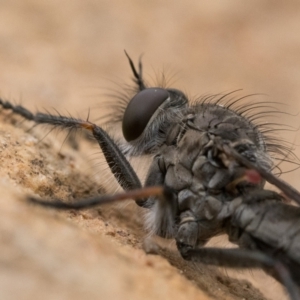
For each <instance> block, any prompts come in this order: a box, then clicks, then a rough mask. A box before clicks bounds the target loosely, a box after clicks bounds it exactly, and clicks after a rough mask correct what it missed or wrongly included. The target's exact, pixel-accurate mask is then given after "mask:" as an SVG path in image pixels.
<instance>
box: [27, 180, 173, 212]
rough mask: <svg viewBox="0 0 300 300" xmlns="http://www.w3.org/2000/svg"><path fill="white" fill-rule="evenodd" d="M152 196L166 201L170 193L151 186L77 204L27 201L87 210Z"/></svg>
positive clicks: (48, 205)
mask: <svg viewBox="0 0 300 300" xmlns="http://www.w3.org/2000/svg"><path fill="white" fill-rule="evenodd" d="M151 196H156V197H158V199H161V200H164V199H163V198H168V191H166V190H165V189H164V188H163V187H162V186H151V187H144V188H140V189H136V190H130V191H127V192H125V193H120V194H115V195H102V196H96V197H92V198H88V199H84V200H78V201H76V202H75V203H64V202H62V201H58V200H56V201H51V202H49V201H44V200H41V199H39V198H36V197H32V196H30V197H28V198H27V200H28V201H29V202H30V203H33V204H38V205H41V206H45V207H50V208H55V209H59V210H68V209H75V210H81V209H87V208H92V207H95V206H98V205H103V204H107V203H113V202H119V201H122V200H128V199H137V200H138V199H144V198H148V197H151Z"/></svg>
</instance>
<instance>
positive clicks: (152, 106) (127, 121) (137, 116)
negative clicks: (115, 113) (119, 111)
mask: <svg viewBox="0 0 300 300" xmlns="http://www.w3.org/2000/svg"><path fill="white" fill-rule="evenodd" d="M169 97H170V95H169V92H168V91H167V90H165V89H161V88H148V89H144V90H142V91H141V92H139V93H137V94H136V95H135V96H134V97H133V98H132V99H131V101H130V102H129V104H128V106H127V108H126V110H125V113H124V116H123V124H122V130H123V135H124V138H125V139H126V141H127V142H130V141H133V140H135V139H137V138H138V137H139V136H140V135H141V134H142V133H143V131H144V129H145V128H146V126H147V124H148V122H149V120H150V119H151V117H152V116H153V114H154V113H155V111H156V110H157V109H158V107H159V106H160V105H161V104H162V103H163V102H165V101H166V100H167V99H169Z"/></svg>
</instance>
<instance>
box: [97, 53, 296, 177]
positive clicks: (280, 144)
mask: <svg viewBox="0 0 300 300" xmlns="http://www.w3.org/2000/svg"><path fill="white" fill-rule="evenodd" d="M129 59H130V58H129ZM130 61H131V60H130ZM131 62H132V61H131ZM131 68H134V66H133V65H131ZM140 68H141V63H140ZM134 70H135V69H134ZM140 71H141V69H140ZM135 72H136V73H134V82H135V84H134V85H132V84H123V85H118V87H117V88H116V89H111V90H109V93H106V94H105V95H106V96H107V97H109V98H110V101H107V102H104V103H102V104H103V105H104V107H105V109H106V111H108V113H106V114H105V115H103V116H102V117H101V118H98V119H97V121H99V122H100V123H101V124H104V125H105V126H106V128H109V127H111V126H115V124H116V123H120V124H121V122H122V119H123V115H124V112H125V110H126V107H127V105H128V103H129V102H130V100H131V99H132V97H133V96H134V95H135V94H136V93H137V92H139V91H140V87H139V85H138V84H137V81H138V80H137V77H138V76H139V74H138V72H137V71H135ZM140 75H141V74H140ZM141 80H143V85H144V88H147V87H158V88H164V89H167V88H170V87H171V86H170V80H168V79H167V76H166V75H165V72H159V73H156V76H155V79H154V80H152V81H153V82H154V84H151V85H149V84H148V83H147V82H146V81H145V80H144V79H143V78H141ZM172 81H173V78H172ZM241 91H242V90H241V89H238V90H233V91H230V92H227V93H224V92H222V93H218V94H207V95H203V96H201V97H197V98H191V97H189V98H190V99H189V106H195V105H201V106H203V109H204V110H205V108H206V107H207V105H208V106H211V105H218V106H222V107H223V108H224V109H226V110H230V111H232V112H234V113H235V114H237V115H239V116H241V117H242V118H244V119H246V120H247V121H248V122H249V123H250V124H252V127H253V128H254V130H256V131H257V132H258V133H259V134H260V136H261V137H262V140H263V142H264V146H265V149H266V152H267V153H269V155H270V157H271V159H272V160H273V162H274V167H273V171H274V172H275V173H276V175H280V174H282V173H287V172H291V171H293V170H295V169H297V168H300V160H299V159H298V157H297V156H296V155H295V153H294V152H293V151H294V146H295V145H294V144H293V143H290V142H288V141H286V140H284V139H283V138H281V137H278V133H279V132H281V131H297V130H298V129H296V128H293V127H291V126H289V125H286V124H283V123H280V122H279V123H277V122H274V121H272V119H274V118H276V117H278V116H280V115H288V116H295V115H292V114H289V113H287V112H283V111H282V110H280V109H279V108H280V106H282V105H284V104H283V103H280V102H275V101H261V100H259V101H253V98H254V97H255V96H261V95H263V94H247V95H243V96H240V95H239V94H240V93H241ZM111 100H112V101H111ZM267 120H269V122H268V121H267ZM283 162H286V163H290V164H292V165H294V167H292V168H291V170H287V171H285V172H283V171H282V169H281V164H282V163H283Z"/></svg>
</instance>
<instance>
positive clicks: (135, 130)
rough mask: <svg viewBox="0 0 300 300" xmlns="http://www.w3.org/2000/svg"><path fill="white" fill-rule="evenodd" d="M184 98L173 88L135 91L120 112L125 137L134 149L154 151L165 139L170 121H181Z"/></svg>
mask: <svg viewBox="0 0 300 300" xmlns="http://www.w3.org/2000/svg"><path fill="white" fill-rule="evenodd" d="M187 106H188V100H187V98H186V96H185V95H184V93H183V92H181V91H179V90H177V89H164V88H159V87H152V88H145V89H143V90H142V91H139V92H138V93H137V94H136V95H135V96H134V97H133V98H132V99H131V100H130V102H129V103H128V105H127V108H126V110H125V112H124V115H123V120H122V131H123V136H124V138H125V140H126V141H127V142H128V143H129V144H130V145H131V147H132V148H133V149H134V151H135V152H136V153H151V152H155V151H156V150H157V149H158V148H159V147H160V146H161V145H162V144H164V143H165V140H166V134H167V132H168V130H169V128H170V126H171V124H176V123H178V122H181V120H182V118H183V117H184V115H183V112H184V111H185V109H186V107H187Z"/></svg>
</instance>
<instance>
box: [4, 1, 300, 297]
mask: <svg viewBox="0 0 300 300" xmlns="http://www.w3.org/2000/svg"><path fill="white" fill-rule="evenodd" d="M299 30H300V3H299V1H264V0H254V1H240V0H239V1H238V0H229V1H223V0H219V1H199V0H198V1H196V0H195V1H188V2H187V1H168V0H166V1H155V0H154V1H133V0H131V1H121V0H120V1H118V0H115V1H96V0H86V1H79V0H65V1H56V0H54V1H44V0H19V1H17V0H15V1H14V0H11V1H3V0H2V1H1V0H0V66H1V72H0V91H1V96H2V97H4V98H7V99H10V100H11V101H15V102H16V103H20V102H22V104H23V105H24V106H26V107H28V108H30V109H33V110H35V109H50V110H51V108H55V109H57V110H58V111H60V112H62V113H64V112H65V111H68V112H69V113H70V114H71V115H75V116H77V115H80V116H82V117H85V116H86V115H87V111H88V108H92V118H94V119H96V118H97V116H98V114H99V116H100V115H101V113H103V109H101V108H99V104H100V103H101V101H105V100H107V99H108V98H107V97H106V96H104V94H105V93H107V91H106V90H105V88H106V87H114V88H116V87H117V86H116V85H113V84H112V83H111V81H114V82H117V83H124V82H130V78H131V73H130V70H129V67H128V63H127V60H126V58H125V56H124V53H123V50H124V49H126V50H127V51H128V52H129V54H130V55H131V57H132V58H133V59H134V60H135V61H136V60H137V59H138V57H139V56H140V54H142V53H143V54H144V57H143V61H144V70H145V76H146V77H147V75H148V78H155V74H157V73H158V74H159V73H160V72H161V71H162V70H166V71H167V72H166V73H167V74H171V75H172V74H176V76H175V78H176V79H177V82H176V85H175V86H176V87H179V88H182V89H184V91H187V92H188V94H189V95H191V96H195V95H198V96H199V95H202V94H209V93H218V92H224V91H232V90H235V89H239V88H242V89H243V91H242V92H241V95H246V94H249V93H263V94H265V95H264V96H258V97H257V98H256V99H257V100H262V101H275V102H282V103H284V104H287V106H280V107H283V109H284V111H286V112H288V113H293V114H296V113H297V112H299V109H300V107H299V106H300V101H299V100H300V35H299ZM117 88H118V87H117ZM95 107H98V108H97V109H93V108H95ZM277 122H282V123H285V124H289V125H292V126H294V127H295V128H298V127H299V125H300V122H299V117H297V116H296V117H291V116H281V117H280V118H278V119H277ZM1 124H2V125H1V133H2V134H1V143H2V148H1V149H2V150H1V176H2V178H3V179H2V181H1V186H2V188H1V191H2V193H1V195H3V196H1V205H2V208H1V214H3V215H2V216H1V218H0V219H1V223H0V229H1V232H2V239H1V243H2V245H1V253H2V254H1V255H3V256H2V257H1V261H0V268H1V269H0V272H1V277H0V286H1V288H0V296H1V293H3V295H2V297H0V298H1V299H29V298H30V297H32V296H33V295H34V296H36V295H38V296H39V297H40V298H43V299H47V297H48V299H83V298H87V299H97V298H98V299H109V298H111V299H142V298H144V299H145V297H146V296H145V295H147V297H149V299H153V297H154V298H156V299H170V298H171V297H172V298H173V299H177V298H176V296H175V295H177V297H178V299H184V298H189V299H202V298H200V297H201V296H200V294H201V292H200V291H199V286H200V288H202V289H204V291H206V293H207V292H208V293H209V295H210V296H211V297H216V298H219V299H223V298H224V299H231V298H232V299H241V298H242V297H243V296H244V295H246V296H244V297H245V298H247V299H250V296H249V294H251V293H252V296H253V298H252V299H259V296H255V295H254V294H253V293H255V292H253V291H251V290H250V292H247V294H245V293H246V290H247V289H248V287H247V284H245V283H242V284H241V285H238V286H237V285H236V284H233V283H232V282H231V281H230V280H229V279H228V280H229V283H226V282H225V281H226V280H227V279H226V278H227V275H226V272H225V273H224V272H223V273H222V274H223V275H224V274H225V275H224V276H223V275H222V276H223V277H222V276H221V275H220V276H221V277H220V278H222V279H218V278H219V277H218V276H219V275H218V276H217V275H209V276H210V277H209V278H210V279H207V278H206V277H205V276H206V275H205V274H207V273H206V271H205V272H204V271H203V269H201V270H198V273H197V272H196V271H195V270H194V269H193V270H192V271H190V273H188V274H189V275H186V276H187V277H189V279H191V280H192V281H186V280H185V279H184V277H183V276H182V275H181V274H180V272H179V271H178V270H177V269H176V268H175V269H173V268H172V267H170V266H169V264H168V262H166V261H165V260H164V259H161V258H159V257H155V256H145V255H144V254H143V251H142V250H139V249H140V248H141V241H140V240H141V239H142V236H143V231H142V229H141V228H140V227H139V230H138V231H136V230H135V229H134V228H135V227H134V226H135V225H136V224H135V221H132V222H133V224H131V223H132V222H131V223H129V222H128V221H127V220H126V213H124V215H122V214H120V215H118V213H111V219H110V218H108V217H107V215H106V214H104V215H103V213H102V215H101V213H99V214H98V215H97V214H96V215H95V214H93V213H89V214H87V216H85V215H84V214H81V213H80V214H72V213H65V214H57V213H53V212H48V211H47V212H45V211H44V210H40V209H35V208H32V207H28V206H27V205H25V204H24V203H22V202H24V201H23V200H22V197H20V196H18V197H17V198H18V199H20V200H16V199H15V196H14V194H15V193H17V195H22V194H23V193H25V192H26V193H29V192H31V193H32V192H33V193H35V194H38V195H40V196H47V197H54V196H55V197H61V198H64V199H70V198H76V197H79V196H81V197H82V196H86V195H90V194H93V193H95V192H97V188H96V184H95V182H97V184H99V182H100V185H101V186H104V188H106V189H107V181H108V180H107V179H105V180H104V179H103V177H104V176H101V175H103V172H102V171H99V168H100V170H102V169H103V168H104V167H103V165H102V166H101V165H100V166H96V165H95V164H93V163H92V162H90V161H91V156H90V152H88V150H87V152H86V151H82V150H81V152H79V153H76V151H73V150H71V149H69V148H68V147H67V146H64V147H63V149H62V150H61V151H62V153H63V154H62V155H60V156H59V155H58V153H59V151H60V148H61V144H62V140H61V139H60V140H59V141H57V143H56V142H55V141H54V139H55V138H56V135H55V134H54V135H50V136H49V137H46V138H45V139H44V140H43V141H42V142H39V140H41V139H42V137H43V136H44V135H45V132H48V131H49V130H46V131H45V130H44V131H43V130H40V131H39V130H37V131H34V132H33V133H32V132H30V133H26V132H25V130H24V129H27V128H29V127H30V126H29V125H28V126H27V124H24V123H22V124H20V123H19V122H17V124H16V125H17V127H18V129H16V125H11V121H10V119H9V118H6V117H5V118H2V119H1ZM280 134H281V136H283V137H284V138H285V139H286V140H288V141H290V142H295V143H297V141H299V131H298V132H287V133H286V132H280ZM86 147H87V146H86ZM82 149H87V148H84V146H83V148H82ZM93 151H94V152H97V150H93ZM296 153H299V149H296ZM34 159H36V161H35V162H33V161H34ZM88 164H90V166H89V167H87V165H88ZM97 168H98V169H97ZM101 168H102V169H101ZM292 168H293V166H290V165H288V166H285V167H284V170H289V169H292ZM91 170H92V172H90V171H91ZM91 174H92V175H91ZM94 174H96V175H94ZM283 178H284V179H286V180H288V181H289V182H290V183H291V184H293V185H294V186H296V187H298V188H300V184H299V178H300V174H299V171H295V172H292V173H288V174H285V175H283ZM58 179H59V180H58ZM108 189H109V188H108ZM109 191H111V189H109ZM58 216H59V217H58ZM124 216H125V218H124ZM130 216H131V215H130ZM127 217H128V216H127ZM66 219H68V220H71V222H65V220H66ZM110 220H112V221H110ZM114 220H115V223H114ZM120 220H121V221H120ZM74 222H75V223H76V224H77V225H75V226H74ZM107 222H108V223H107ZM139 222H140V221H139V220H137V221H136V223H137V224H138V225H137V226H140V223H139ZM106 224H108V225H106ZM101 226H102V227H101ZM110 226H111V228H110ZM115 226H121V228H122V230H123V231H122V230H121V231H120V229H116V227H115ZM108 227H109V228H110V229H108ZM20 228H21V229H22V230H23V231H20V230H21V229H20ZM86 229H87V230H86ZM116 232H117V233H116ZM120 232H121V233H120ZM95 233H96V234H95ZM131 235H132V236H131ZM102 239H103V240H102ZM95 240H96V241H95ZM128 240H131V242H129V241H128ZM132 241H134V242H132ZM107 245H109V246H107ZM132 247H133V249H135V250H133V249H132ZM63 249H68V250H63ZM133 251H136V252H133ZM43 253H44V255H43ZM167 256H168V255H167ZM175 260H176V261H177V262H176V263H174V264H175V265H176V266H177V267H178V266H179V265H180V263H181V262H180V263H178V261H180V259H179V258H178V257H177V258H176V259H175ZM169 261H170V258H169ZM186 269H188V267H187V266H186V265H183V266H181V273H183V274H185V271H186ZM204 270H205V269H204ZM168 272H169V273H168ZM207 272H209V271H207ZM203 273H204V274H203ZM209 274H210V273H209ZM212 274H214V273H212ZM249 274H250V273H249V272H246V275H247V276H248V277H250V279H251V280H252V279H253V278H254V277H256V275H251V274H250V275H249ZM254 274H256V273H254ZM238 276H240V275H239V274H238ZM259 276H262V275H259ZM195 277H203V278H204V280H203V281H202V283H201V282H200V283H199V282H198V281H199V280H200V279H199V280H198V279H197V278H195ZM108 278H109V279H108ZM211 278H212V279H211ZM216 278H217V280H216ZM224 278H225V279H224ZM261 278H262V279H261ZM266 278H267V277H259V280H258V283H257V284H258V285H261V286H262V287H263V288H264V289H265V293H266V294H267V296H268V297H269V299H275V297H276V296H277V299H281V298H282V296H281V295H279V294H278V292H277V290H276V291H275V292H274V291H273V294H271V293H272V290H273V289H275V288H276V283H274V282H273V281H272V280H271V281H267V283H265V282H264V280H266ZM210 280H211V281H210ZM214 280H215V281H214ZM267 280H269V279H267ZM200 281H201V280H200ZM205 281H206V282H209V283H207V285H206V286H205V283H203V282H205ZM224 282H225V283H224ZM2 285H3V286H2ZM4 286H5V287H6V288H4ZM203 297H204V296H203ZM203 299H205V298H203Z"/></svg>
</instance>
